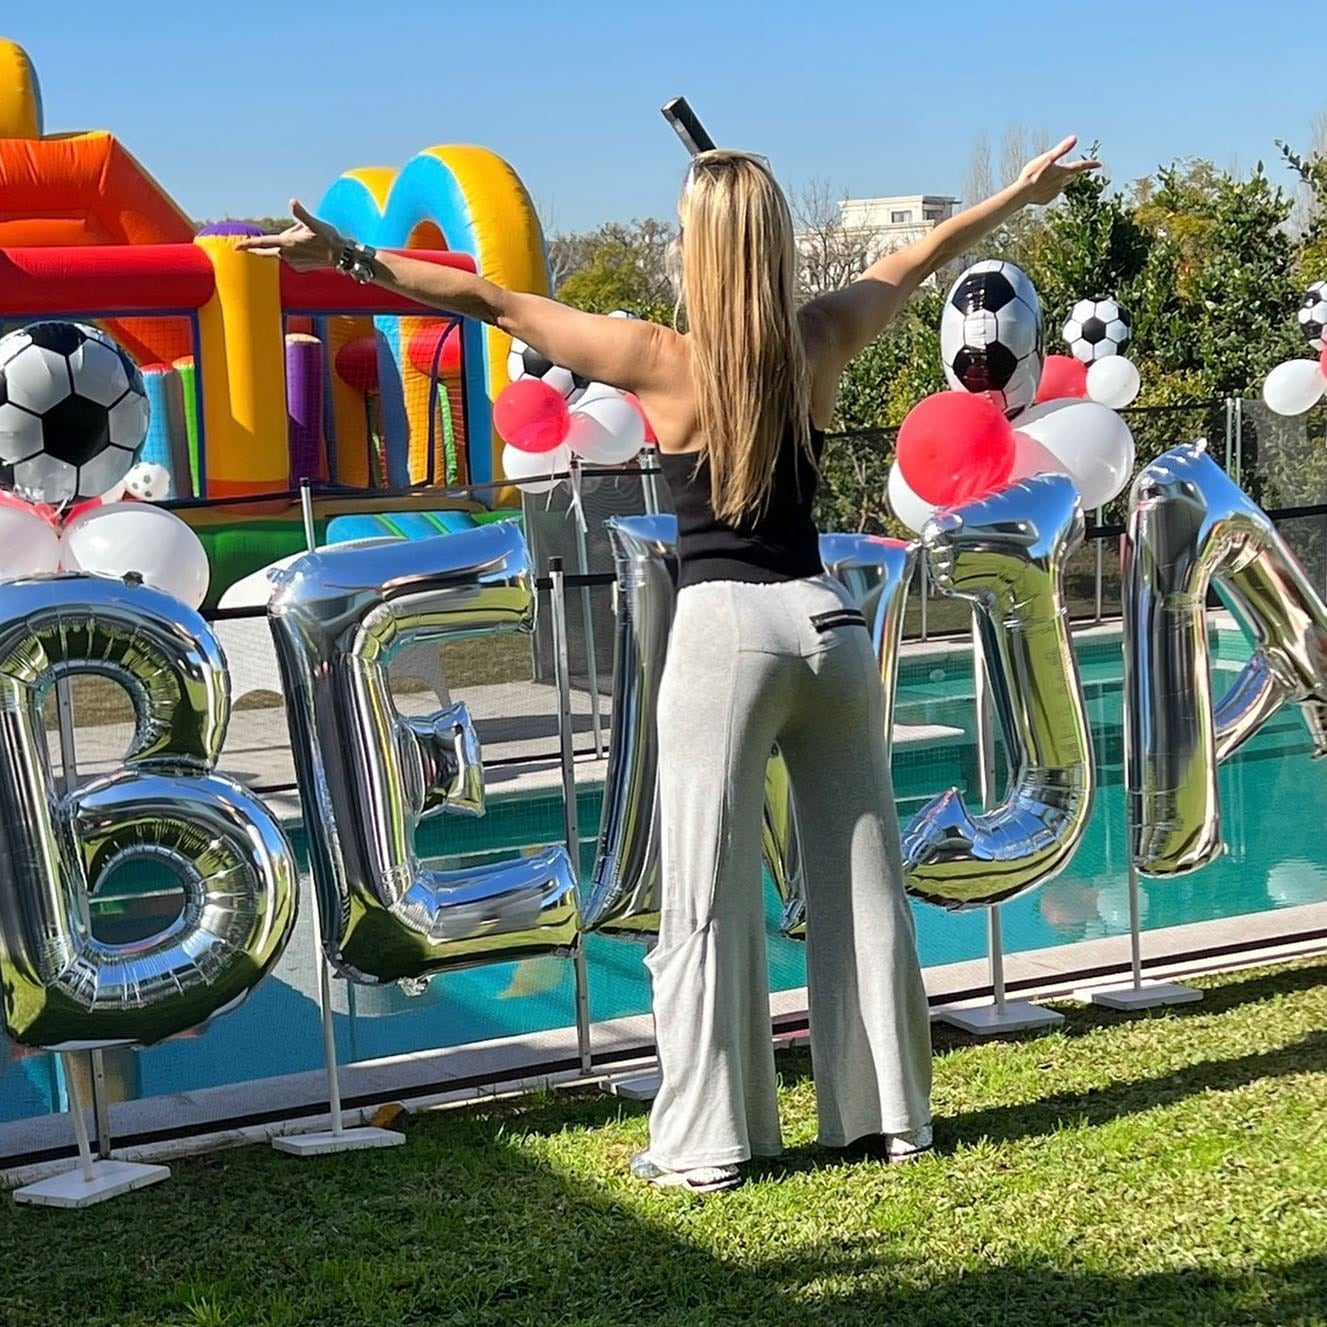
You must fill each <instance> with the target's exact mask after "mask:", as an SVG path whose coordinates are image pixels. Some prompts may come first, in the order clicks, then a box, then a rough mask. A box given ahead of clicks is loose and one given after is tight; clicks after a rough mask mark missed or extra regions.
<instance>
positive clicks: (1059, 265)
mask: <svg viewBox="0 0 1327 1327" xmlns="http://www.w3.org/2000/svg"><path fill="white" fill-rule="evenodd" d="M1109 189H1110V183H1109V181H1108V180H1106V179H1105V178H1103V177H1093V176H1088V175H1083V176H1079V177H1078V179H1076V180H1075V181H1074V182H1073V183H1072V184H1071V185H1070V186H1069V189H1068V190H1067V191H1066V193H1065V196H1064V198H1063V199H1062V200H1061V201H1060V202H1059V204H1058V205H1057V206H1055V207H1052V208H1048V209H1047V211H1046V214H1045V218H1044V223H1043V224H1042V226H1041V227H1040V230H1039V234H1038V240H1039V243H1038V244H1037V246H1036V250H1035V253H1034V254H1033V255H1032V256H1031V257H1030V258H1029V262H1028V274H1029V275H1030V276H1031V277H1032V280H1033V282H1034V284H1035V285H1036V287H1037V292H1038V294H1040V296H1041V305H1042V309H1043V310H1044V311H1045V315H1046V320H1047V324H1048V326H1055V325H1056V324H1058V323H1062V322H1063V321H1064V319H1065V318H1066V317H1067V316H1068V313H1069V310H1070V308H1072V306H1073V305H1074V303H1075V302H1076V301H1078V300H1080V299H1086V298H1092V297H1095V296H1099V295H1115V296H1117V297H1118V298H1119V299H1120V300H1122V301H1123V303H1124V304H1125V307H1126V308H1129V309H1130V310H1131V311H1132V310H1133V304H1134V301H1133V299H1132V296H1133V293H1134V285H1135V283H1136V282H1137V280H1138V278H1139V276H1140V275H1141V273H1142V271H1143V269H1144V268H1145V267H1146V265H1147V257H1148V247H1149V237H1148V234H1147V232H1145V231H1144V230H1143V229H1142V228H1141V227H1140V226H1139V225H1138V224H1137V222H1136V221H1135V220H1134V219H1133V217H1132V216H1131V215H1130V211H1129V208H1128V206H1127V204H1126V203H1125V200H1124V199H1123V198H1121V197H1119V195H1118V194H1111V193H1109V192H1108V191H1109Z"/></svg>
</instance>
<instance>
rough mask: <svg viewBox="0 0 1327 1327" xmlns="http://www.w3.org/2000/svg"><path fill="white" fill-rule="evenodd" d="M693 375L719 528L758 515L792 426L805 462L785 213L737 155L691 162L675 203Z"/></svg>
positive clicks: (792, 262) (791, 253) (778, 196)
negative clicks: (678, 202)
mask: <svg viewBox="0 0 1327 1327" xmlns="http://www.w3.org/2000/svg"><path fill="white" fill-rule="evenodd" d="M678 215H679V217H680V219H681V222H682V246H681V247H682V297H683V300H684V301H685V304H686V310H687V322H688V326H689V328H690V332H691V378H692V385H693V389H694V391H695V393H696V403H697V407H698V412H699V423H700V434H701V437H702V438H703V439H704V448H705V454H706V456H708V458H709V463H710V498H711V503H712V505H713V507H714V513H715V515H716V516H718V517H719V518H720V519H721V520H727V521H738V520H740V519H742V518H743V517H753V516H759V515H760V514H761V513H762V512H763V511H764V510H765V509H766V507H767V505H768V503H769V498H770V492H771V489H772V486H773V480H774V467H775V462H776V461H777V459H778V453H779V446H780V443H781V442H782V440H783V437H784V435H785V433H787V432H788V431H789V429H791V431H792V433H793V437H794V440H795V442H796V443H797V445H799V446H801V447H803V448H805V450H806V452H807V454H808V455H810V454H811V386H810V375H809V371H808V369H807V362H806V351H805V348H804V347H803V345H802V335H801V330H800V328H799V326H798V322H797V300H796V278H797V263H796V252H795V249H794V242H793V221H792V213H791V212H790V211H789V208H788V201H787V199H786V198H784V196H783V190H781V189H780V188H779V186H778V184H777V183H776V181H775V179H774V176H773V175H772V174H771V173H770V169H769V166H768V165H767V164H766V163H765V162H764V161H763V160H762V159H761V158H758V157H753V156H751V155H749V154H748V153H745V152H730V151H714V152H702V153H700V154H699V155H698V156H696V157H695V158H694V159H693V160H692V164H691V170H690V172H689V173H688V175H687V180H686V185H685V187H684V189H683V193H682V199H681V202H680V204H679V206H678Z"/></svg>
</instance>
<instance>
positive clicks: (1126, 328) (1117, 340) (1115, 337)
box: [1064, 297, 1133, 364]
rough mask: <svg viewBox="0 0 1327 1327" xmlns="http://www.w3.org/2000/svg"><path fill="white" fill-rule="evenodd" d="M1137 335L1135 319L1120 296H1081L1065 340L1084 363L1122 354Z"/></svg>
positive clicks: (1075, 355) (1068, 326) (1070, 350)
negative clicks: (1082, 297) (1118, 298)
mask: <svg viewBox="0 0 1327 1327" xmlns="http://www.w3.org/2000/svg"><path fill="white" fill-rule="evenodd" d="M1132 335H1133V319H1132V318H1130V317H1129V310H1128V309H1126V308H1125V307H1124V305H1122V304H1121V303H1120V302H1119V301H1118V300H1113V299H1107V298H1105V297H1102V298H1098V299H1080V300H1079V301H1078V303H1077V304H1075V305H1074V307H1073V308H1072V309H1071V310H1070V313H1069V321H1068V322H1067V323H1065V325H1064V343H1065V345H1067V346H1068V347H1069V353H1070V354H1071V355H1072V356H1073V357H1074V358H1075V359H1078V360H1082V362H1083V363H1084V364H1091V363H1093V362H1094V361H1096V360H1098V359H1105V358H1106V356H1107V355H1118V354H1121V353H1122V352H1123V350H1124V347H1125V346H1126V345H1128V344H1129V338H1130V337H1131V336H1132Z"/></svg>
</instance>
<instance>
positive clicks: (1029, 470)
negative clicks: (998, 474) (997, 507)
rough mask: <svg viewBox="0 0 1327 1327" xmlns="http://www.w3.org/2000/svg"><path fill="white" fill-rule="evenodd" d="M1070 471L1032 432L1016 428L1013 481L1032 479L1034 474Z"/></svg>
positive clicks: (1011, 479) (1065, 472)
mask: <svg viewBox="0 0 1327 1327" xmlns="http://www.w3.org/2000/svg"><path fill="white" fill-rule="evenodd" d="M1068 473H1069V472H1068V471H1067V470H1066V469H1065V468H1064V466H1063V465H1061V464H1060V458H1059V457H1058V456H1056V455H1055V453H1054V452H1050V451H1047V450H1046V448H1045V447H1043V446H1042V445H1041V443H1039V442H1038V441H1037V440H1036V438H1034V437H1033V436H1032V435H1031V434H1030V433H1020V432H1019V431H1018V430H1017V429H1015V430H1014V465H1013V469H1012V470H1010V472H1009V479H1010V482H1011V483H1012V482H1013V481H1014V480H1016V479H1031V478H1032V476H1033V475H1065V474H1068Z"/></svg>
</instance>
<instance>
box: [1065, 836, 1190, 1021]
mask: <svg viewBox="0 0 1327 1327" xmlns="http://www.w3.org/2000/svg"><path fill="white" fill-rule="evenodd" d="M1141 916H1142V914H1141V910H1140V908H1139V906H1138V868H1137V867H1135V866H1134V864H1133V863H1132V862H1130V863H1129V984H1128V985H1127V986H1098V987H1092V986H1087V987H1084V988H1083V989H1082V990H1077V991H1075V992H1074V999H1076V1000H1081V1001H1082V1002H1083V1003H1084V1004H1095V1005H1100V1006H1101V1007H1102V1008H1103V1009H1118V1010H1121V1011H1123V1012H1126V1013H1127V1012H1128V1011H1129V1010H1131V1009H1159V1008H1160V1007H1161V1006H1162V1005H1168V1004H1194V1003H1196V1002H1197V1001H1198V1000H1201V999H1202V998H1203V993H1202V991H1200V990H1197V989H1196V988H1195V987H1193V986H1177V985H1175V984H1174V983H1173V982H1168V981H1145V980H1144V979H1143V931H1142V923H1141Z"/></svg>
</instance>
